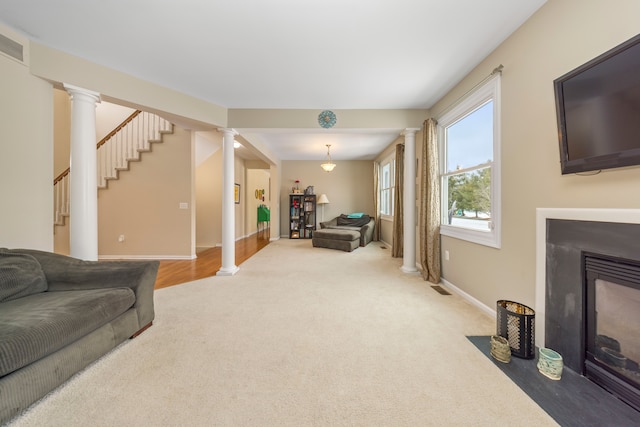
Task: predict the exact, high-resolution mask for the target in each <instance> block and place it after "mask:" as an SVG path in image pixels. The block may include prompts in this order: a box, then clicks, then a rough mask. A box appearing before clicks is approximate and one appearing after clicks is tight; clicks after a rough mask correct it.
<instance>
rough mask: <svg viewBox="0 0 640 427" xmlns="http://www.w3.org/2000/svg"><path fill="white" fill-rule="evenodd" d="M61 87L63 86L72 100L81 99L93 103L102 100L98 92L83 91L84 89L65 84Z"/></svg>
mask: <svg viewBox="0 0 640 427" xmlns="http://www.w3.org/2000/svg"><path fill="white" fill-rule="evenodd" d="M63 86H64V89H65V90H66V91H67V93H68V94H69V95H71V99H72V100H73V99H76V100H79V99H82V100H87V101H93V102H95V103H99V102H101V101H102V99H101V98H100V94H99V93H98V92H94V91H92V90H89V89H84V88H81V87H78V86H74V85H70V84H67V83H64V84H63ZM78 98H79V99H78Z"/></svg>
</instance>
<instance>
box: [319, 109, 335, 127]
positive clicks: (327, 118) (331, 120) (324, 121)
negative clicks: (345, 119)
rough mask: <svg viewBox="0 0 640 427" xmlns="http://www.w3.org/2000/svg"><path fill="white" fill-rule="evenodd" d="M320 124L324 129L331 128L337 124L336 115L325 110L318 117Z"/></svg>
mask: <svg viewBox="0 0 640 427" xmlns="http://www.w3.org/2000/svg"><path fill="white" fill-rule="evenodd" d="M318 123H319V124H320V126H322V127H323V128H330V127H333V125H335V124H336V115H335V113H334V112H333V111H329V110H324V111H323V112H322V113H320V114H319V115H318Z"/></svg>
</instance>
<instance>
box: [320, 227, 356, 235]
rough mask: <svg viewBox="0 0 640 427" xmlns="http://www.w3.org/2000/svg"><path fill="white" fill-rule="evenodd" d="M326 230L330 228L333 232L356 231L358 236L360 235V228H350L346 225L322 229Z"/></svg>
mask: <svg viewBox="0 0 640 427" xmlns="http://www.w3.org/2000/svg"><path fill="white" fill-rule="evenodd" d="M328 228H332V229H334V230H351V231H357V232H358V234H360V229H361V227H351V226H348V225H328V226H326V227H325V228H324V230H326V229H328Z"/></svg>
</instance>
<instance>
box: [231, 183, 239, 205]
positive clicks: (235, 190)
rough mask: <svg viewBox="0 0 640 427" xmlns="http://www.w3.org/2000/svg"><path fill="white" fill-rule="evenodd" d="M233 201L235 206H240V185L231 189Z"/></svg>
mask: <svg viewBox="0 0 640 427" xmlns="http://www.w3.org/2000/svg"><path fill="white" fill-rule="evenodd" d="M233 201H234V202H236V205H239V204H240V184H235V186H234V188H233Z"/></svg>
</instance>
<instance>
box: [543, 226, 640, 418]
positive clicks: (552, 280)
mask: <svg viewBox="0 0 640 427" xmlns="http://www.w3.org/2000/svg"><path fill="white" fill-rule="evenodd" d="M546 235H547V243H546V286H545V311H546V314H545V346H546V347H549V348H551V349H553V350H555V351H557V352H558V353H560V354H561V355H562V357H563V359H564V363H565V366H566V367H567V368H569V369H571V370H573V371H575V372H577V373H580V374H585V373H586V371H585V357H586V353H585V343H586V341H587V331H586V328H585V321H586V316H587V312H588V310H587V303H586V301H587V287H586V286H585V283H586V282H585V257H586V256H594V255H595V256H598V255H600V256H602V257H605V258H620V259H626V260H635V261H638V260H640V224H627V223H614V222H597V221H574V220H561V219H548V220H547V230H546ZM598 382H599V380H598ZM600 385H602V384H600ZM614 393H615V392H614ZM627 403H629V402H627ZM632 406H635V405H632ZM636 409H638V407H637V406H636Z"/></svg>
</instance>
